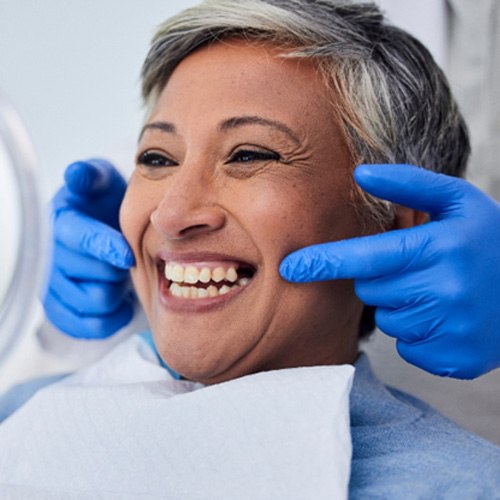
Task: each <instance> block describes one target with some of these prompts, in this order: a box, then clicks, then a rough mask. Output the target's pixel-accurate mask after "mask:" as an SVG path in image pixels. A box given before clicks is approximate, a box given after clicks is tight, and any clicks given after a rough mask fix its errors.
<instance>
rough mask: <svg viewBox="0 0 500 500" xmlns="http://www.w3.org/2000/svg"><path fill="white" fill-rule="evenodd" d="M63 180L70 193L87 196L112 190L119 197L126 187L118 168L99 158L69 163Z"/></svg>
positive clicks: (98, 194)
mask: <svg viewBox="0 0 500 500" xmlns="http://www.w3.org/2000/svg"><path fill="white" fill-rule="evenodd" d="M64 180H65V182H66V186H67V187H68V190H69V191H70V192H71V193H72V194H75V195H78V196H83V197H87V198H93V197H98V196H102V195H104V194H107V193H108V192H111V191H112V192H113V195H114V196H117V197H119V198H120V199H121V198H123V194H124V193H125V189H126V182H125V180H124V179H123V177H122V176H121V174H120V173H119V172H118V170H117V169H116V168H115V167H114V166H113V165H112V164H111V163H110V162H108V161H106V160H103V159H100V158H92V159H89V160H84V161H76V162H74V163H71V164H70V165H68V167H67V168H66V171H65V173H64Z"/></svg>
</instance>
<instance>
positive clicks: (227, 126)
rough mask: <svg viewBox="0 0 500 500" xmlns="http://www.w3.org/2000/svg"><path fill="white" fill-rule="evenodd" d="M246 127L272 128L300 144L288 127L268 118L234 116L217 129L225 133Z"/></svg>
mask: <svg viewBox="0 0 500 500" xmlns="http://www.w3.org/2000/svg"><path fill="white" fill-rule="evenodd" d="M246 125H262V126H264V127H272V128H274V129H276V130H279V131H280V132H284V133H285V134H286V135H288V137H290V139H292V140H293V142H295V143H296V144H300V140H299V138H298V137H297V136H296V135H295V133H294V132H293V131H292V129H291V128H290V127H288V126H287V125H285V124H284V123H282V122H280V121H277V120H270V119H269V118H263V117H262V116H235V117H234V118H229V119H228V120H224V121H223V122H222V123H221V124H220V125H219V129H220V130H221V131H222V132H225V131H227V130H231V129H234V128H238V127H244V126H246Z"/></svg>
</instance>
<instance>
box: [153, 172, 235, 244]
mask: <svg viewBox="0 0 500 500" xmlns="http://www.w3.org/2000/svg"><path fill="white" fill-rule="evenodd" d="M165 184H166V186H165V190H164V192H163V197H162V199H161V201H160V203H159V204H158V206H157V207H156V209H155V210H154V212H152V214H151V217H150V220H151V224H152V226H153V227H154V228H155V230H156V231H157V232H158V233H159V234H160V235H161V236H162V237H163V238H165V239H168V240H182V239H188V238H192V237H194V236H198V235H202V234H209V233H213V232H215V231H218V230H220V229H222V228H223V227H224V225H225V223H226V214H225V211H224V210H223V209H222V207H221V206H220V205H219V204H218V199H217V189H216V187H215V186H214V182H213V181H212V180H211V179H210V177H209V176H203V175H202V174H200V173H199V172H197V171H196V170H195V169H189V168H188V167H187V166H186V167H185V168H183V167H181V168H180V169H179V171H178V172H176V173H174V174H172V175H171V176H170V177H169V178H168V179H166V180H165Z"/></svg>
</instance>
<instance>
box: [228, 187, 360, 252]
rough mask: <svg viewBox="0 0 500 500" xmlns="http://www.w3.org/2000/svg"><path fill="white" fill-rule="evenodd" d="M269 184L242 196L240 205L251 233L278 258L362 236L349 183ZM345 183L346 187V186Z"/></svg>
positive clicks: (240, 195)
mask: <svg viewBox="0 0 500 500" xmlns="http://www.w3.org/2000/svg"><path fill="white" fill-rule="evenodd" d="M312 184H313V186H311V183H309V182H306V181H297V182H290V183H286V184H285V185H283V184H281V185H279V184H278V183H276V184H274V183H272V182H269V183H267V184H265V185H262V186H260V187H259V188H258V189H256V190H255V192H253V190H249V191H248V192H246V193H245V194H243V193H241V192H240V193H239V196H238V204H239V206H240V207H241V210H242V211H241V213H242V217H244V219H245V225H246V227H247V229H248V230H249V233H250V234H252V235H254V236H255V237H256V239H257V238H258V240H259V242H258V245H259V246H260V247H261V248H262V245H265V246H266V247H267V248H268V249H269V250H270V251H272V252H273V253H275V254H276V256H277V257H278V258H283V257H284V256H285V255H286V254H288V253H290V252H291V251H293V250H296V249H297V248H299V247H302V246H306V245H310V244H314V243H322V242H326V241H334V240H338V239H344V238H349V237H352V236H357V235H359V234H361V225H360V222H359V217H358V215H357V213H356V211H355V209H354V208H353V205H352V203H351V202H350V200H349V197H348V194H346V193H349V187H348V186H347V183H346V182H343V183H342V184H340V183H338V182H337V183H336V184H334V183H329V184H326V183H325V184H326V188H325V187H324V186H323V185H321V183H318V182H314V183H312ZM344 184H345V185H344Z"/></svg>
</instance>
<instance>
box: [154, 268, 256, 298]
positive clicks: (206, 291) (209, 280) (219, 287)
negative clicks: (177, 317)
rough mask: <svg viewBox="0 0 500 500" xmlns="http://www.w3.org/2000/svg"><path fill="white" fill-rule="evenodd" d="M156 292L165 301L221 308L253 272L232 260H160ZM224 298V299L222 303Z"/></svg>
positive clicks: (238, 290)
mask: <svg viewBox="0 0 500 500" xmlns="http://www.w3.org/2000/svg"><path fill="white" fill-rule="evenodd" d="M158 270H159V273H160V289H161V292H162V295H163V297H164V299H165V300H166V302H167V303H168V304H169V305H170V306H175V304H176V303H177V304H179V302H184V303H186V302H190V303H193V305H194V303H196V304H200V305H201V304H205V305H207V306H208V305H214V306H215V305H222V302H226V300H227V299H231V298H232V297H233V296H236V295H237V294H239V293H240V292H242V291H243V290H244V288H245V287H247V285H248V284H249V283H250V281H251V280H252V278H253V277H254V275H255V273H256V269H255V267H253V266H252V265H251V264H247V263H243V262H238V261H233V260H208V259H204V260H199V261H194V260H193V261H191V260H189V261H184V262H182V261H181V259H176V260H161V261H160V262H159V264H158ZM224 299H226V300H224Z"/></svg>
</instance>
